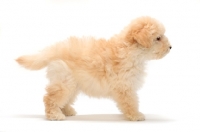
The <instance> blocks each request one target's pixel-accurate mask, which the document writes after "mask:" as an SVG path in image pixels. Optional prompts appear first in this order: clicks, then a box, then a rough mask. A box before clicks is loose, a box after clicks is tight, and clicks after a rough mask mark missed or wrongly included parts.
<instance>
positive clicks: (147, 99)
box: [0, 0, 200, 132]
mask: <svg viewBox="0 0 200 132" xmlns="http://www.w3.org/2000/svg"><path fill="white" fill-rule="evenodd" d="M142 15H149V16H152V17H155V18H157V19H159V20H160V21H161V22H163V23H164V25H165V27H166V35H167V36H168V38H169V40H170V42H171V45H172V50H171V52H170V53H169V54H168V55H167V56H166V57H165V58H163V59H162V60H156V61H151V62H149V64H148V67H147V73H148V76H147V78H146V82H145V85H144V86H143V88H142V89H141V90H140V91H139V97H140V110H141V112H143V113H144V114H145V116H146V120H145V121H142V122H131V121H127V120H126V119H125V118H124V117H123V115H122V114H121V113H120V112H119V111H118V109H117V108H116V106H115V103H114V102H112V101H111V100H108V99H94V98H89V97H87V96H84V95H80V96H79V97H78V98H77V101H76V103H75V104H74V108H75V109H76V110H77V113H78V115H77V116H74V117H67V118H66V120H65V121H47V120H45V117H44V106H43V102H42V98H43V95H44V94H45V90H44V87H45V85H46V84H47V80H46V79H45V70H41V71H28V70H25V69H23V68H21V67H20V66H18V65H17V64H16V62H15V61H14V59H15V58H17V57H18V56H20V55H23V54H30V53H35V52H37V51H39V50H41V49H43V48H44V47H46V46H48V45H50V44H53V43H55V42H57V41H60V40H63V39H66V38H67V37H69V36H71V35H76V36H82V35H84V36H88V35H92V36H96V37H97V38H98V37H106V38H108V37H110V36H111V35H113V34H115V33H118V32H119V31H120V30H121V29H122V28H123V27H124V26H126V24H128V23H129V22H130V20H131V19H134V18H136V17H138V16H142ZM199 18H200V1H199V0H192V1H191V0H176V1H170V0H162V1H161V0H148V1H144V0H124V1H120V0H115V1H114V0H113V1H112V0H101V1H98V0H32V1H27V0H0V131H19V132H21V131H26V132H28V131H34V132H35V131H41V132H43V131H70V132H73V131H84V132H87V131H101V132H102V131H109V132H110V131H111V132H112V131H136V132H138V131H142V132H145V131H154V132H165V131H166V132H184V131H185V132H199V131H200V122H199V119H200V112H199V111H200V96H199V95H200V81H199V79H200V52H199V51H200V37H199V35H200V19H199Z"/></svg>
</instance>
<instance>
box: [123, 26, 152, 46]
mask: <svg viewBox="0 0 200 132" xmlns="http://www.w3.org/2000/svg"><path fill="white" fill-rule="evenodd" d="M126 39H127V41H128V42H130V43H135V42H137V43H138V44H140V45H142V46H143V47H145V48H149V47H151V44H152V41H153V40H152V35H151V32H150V30H149V29H148V28H146V27H145V25H143V26H142V27H141V25H139V26H138V27H137V26H136V25H134V26H133V27H132V28H131V29H130V30H129V31H128V33H127V34H126Z"/></svg>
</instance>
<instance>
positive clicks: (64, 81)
mask: <svg viewBox="0 0 200 132" xmlns="http://www.w3.org/2000/svg"><path fill="white" fill-rule="evenodd" d="M164 33H165V29H164V26H163V25H162V24H161V23H160V22H159V21H157V20H155V19H154V18H151V17H139V18H137V19H135V20H133V21H132V22H131V23H130V24H129V25H128V26H127V27H125V28H124V29H123V30H122V31H121V32H120V33H119V34H117V35H114V36H113V37H111V38H110V39H108V40H106V39H95V38H93V37H83V38H76V37H70V38H69V39H68V40H66V41H63V42H58V43H57V44H55V45H52V46H50V47H47V48H46V49H44V50H43V51H42V52H40V53H38V54H34V55H25V56H21V57H19V58H18V59H16V61H17V62H18V63H19V64H20V65H22V66H23V67H25V68H27V69H30V70H39V69H42V68H44V67H47V78H48V79H49V84H48V85H47V87H46V91H47V94H46V95H45V96H44V104H45V112H46V117H47V119H49V120H63V119H65V117H66V116H72V115H75V114H76V112H75V110H74V109H73V108H72V106H71V104H72V103H73V102H74V100H75V98H76V96H77V94H78V93H79V92H83V93H85V94H87V95H89V96H92V97H105V98H111V99H113V100H114V101H115V102H116V103H117V106H118V108H119V109H120V110H121V112H122V113H123V114H124V115H125V117H127V118H128V119H129V120H132V121H142V120H144V119H145V117H144V115H143V114H142V113H140V112H139V110H138V97H137V93H136V92H137V90H138V89H139V88H140V87H142V84H143V79H144V75H145V72H144V69H145V63H146V62H147V61H148V60H152V59H160V58H162V57H164V56H165V55H166V54H167V53H168V52H169V51H170V49H171V48H172V47H171V46H170V43H169V41H168V39H167V37H166V36H165V35H164Z"/></svg>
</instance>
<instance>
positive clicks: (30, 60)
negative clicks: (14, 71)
mask: <svg viewBox="0 0 200 132" xmlns="http://www.w3.org/2000/svg"><path fill="white" fill-rule="evenodd" d="M65 52H66V48H65V47H64V46H63V44H57V45H53V46H51V47H49V48H47V49H45V50H43V51H42V52H41V53H38V54H35V55H24V56H21V57H19V58H17V59H16V61H17V62H18V63H19V64H20V65H22V66H23V67H25V68H26V69H30V70H39V69H42V68H44V67H46V66H47V65H48V64H49V62H51V61H52V60H55V59H62V58H61V57H62V54H63V53H65Z"/></svg>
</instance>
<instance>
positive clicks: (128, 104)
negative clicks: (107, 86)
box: [113, 87, 145, 121]
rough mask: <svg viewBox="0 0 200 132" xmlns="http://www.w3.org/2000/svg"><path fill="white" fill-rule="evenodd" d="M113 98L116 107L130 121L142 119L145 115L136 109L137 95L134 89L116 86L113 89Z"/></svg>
mask: <svg viewBox="0 0 200 132" xmlns="http://www.w3.org/2000/svg"><path fill="white" fill-rule="evenodd" d="M113 99H114V100H115V101H116V102H117V106H118V108H119V109H120V110H121V111H122V113H123V114H124V115H125V116H126V117H127V118H128V119H129V120H132V121H143V120H145V117H144V115H143V114H142V113H140V112H139V110H138V97H137V93H136V91H133V90H132V89H131V88H124V87H120V88H116V89H114V90H113Z"/></svg>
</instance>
